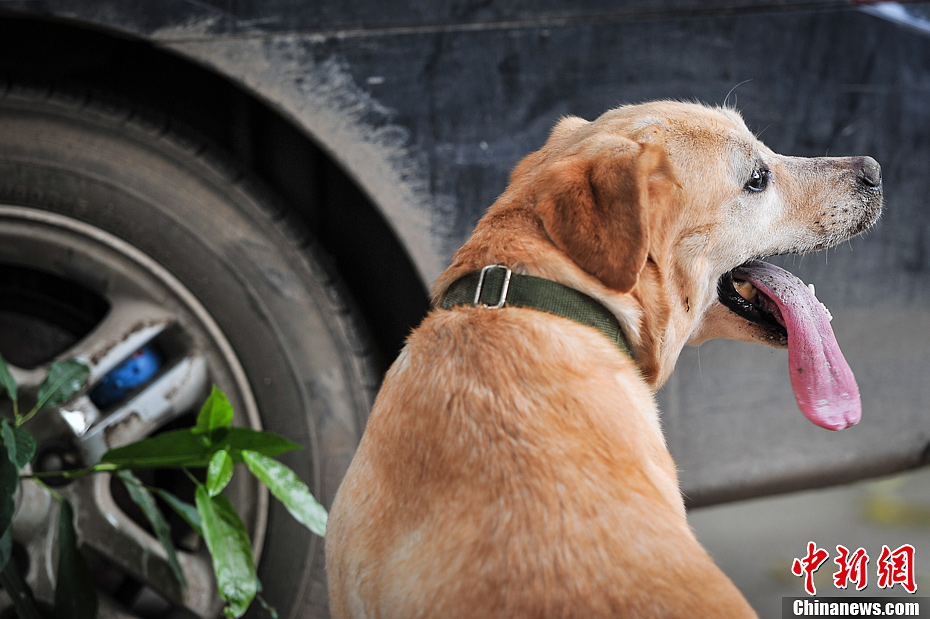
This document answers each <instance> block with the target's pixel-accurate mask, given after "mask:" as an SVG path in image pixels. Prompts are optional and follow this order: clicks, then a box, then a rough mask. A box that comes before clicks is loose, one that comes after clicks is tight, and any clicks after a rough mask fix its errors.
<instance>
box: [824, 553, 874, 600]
mask: <svg viewBox="0 0 930 619" xmlns="http://www.w3.org/2000/svg"><path fill="white" fill-rule="evenodd" d="M836 551H837V552H838V553H840V556H838V557H837V558H835V559H833V562H834V563H836V564H837V565H838V566H840V569H839V570H837V572H836V573H835V574H833V584H835V585H836V587H837V588H838V589H845V588H846V585H847V584H848V583H849V581H850V580H852V581H853V582H854V583H856V591H862V590H863V589H865V588H866V586H867V585H868V584H869V574H868V572H867V571H866V569H867V566H868V563H869V555H868V553H866V551H865V549H864V548H859V549H858V550H856V552H854V553H853V554H852V556H850V555H849V550H847V549H846V547H845V546H840V545H837V547H836Z"/></svg>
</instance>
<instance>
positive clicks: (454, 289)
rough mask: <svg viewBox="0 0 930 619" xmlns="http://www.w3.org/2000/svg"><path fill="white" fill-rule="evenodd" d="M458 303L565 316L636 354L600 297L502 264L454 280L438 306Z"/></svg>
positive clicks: (450, 306) (442, 306)
mask: <svg viewBox="0 0 930 619" xmlns="http://www.w3.org/2000/svg"><path fill="white" fill-rule="evenodd" d="M456 305H474V306H476V307H486V308H491V309H500V308H502V307H505V306H513V307H526V308H529V309H535V310H540V311H543V312H548V313H550V314H555V315H557V316H562V317H563V318H568V319H570V320H574V321H575V322H578V323H581V324H583V325H587V326H589V327H594V328H595V329H597V330H598V331H600V332H601V333H603V334H604V335H605V336H607V338H608V339H610V341H611V342H613V343H614V344H616V345H617V346H618V347H619V348H620V350H622V351H623V352H624V353H625V354H626V355H627V356H629V357H632V356H633V353H632V352H631V350H630V345H629V343H628V342H627V340H626V337H624V335H623V330H622V329H621V328H620V322H619V321H618V320H617V317H616V316H614V315H613V313H611V311H610V310H608V309H607V308H606V307H604V306H603V305H602V304H601V303H600V301H598V300H596V299H594V298H593V297H590V296H588V295H586V294H585V293H583V292H580V291H578V290H575V289H574V288H569V287H568V286H564V285H562V284H559V283H558V282H554V281H552V280H549V279H543V278H541V277H535V276H533V275H521V274H519V273H514V272H513V271H511V270H510V269H508V268H507V267H505V266H503V265H500V264H492V265H488V266H486V267H484V268H483V269H481V271H474V272H472V273H469V274H468V275H465V276H464V277H462V278H461V279H458V280H456V281H455V282H453V283H452V285H451V286H449V288H448V290H446V293H445V294H444V295H443V297H442V299H441V300H440V302H439V307H441V308H442V309H452V308H453V307H455V306H456Z"/></svg>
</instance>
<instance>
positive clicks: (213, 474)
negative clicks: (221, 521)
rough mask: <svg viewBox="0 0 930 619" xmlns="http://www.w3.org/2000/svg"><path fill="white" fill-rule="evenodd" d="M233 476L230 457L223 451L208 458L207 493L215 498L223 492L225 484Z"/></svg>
mask: <svg viewBox="0 0 930 619" xmlns="http://www.w3.org/2000/svg"><path fill="white" fill-rule="evenodd" d="M232 476H233V461H232V456H230V455H229V452H228V451H226V450H225V449H222V450H220V451H218V452H216V453H215V454H213V457H212V458H210V463H209V464H208V465H207V492H209V493H210V496H216V495H218V494H219V493H220V492H222V491H223V488H225V487H226V484H228V483H229V480H230V479H232Z"/></svg>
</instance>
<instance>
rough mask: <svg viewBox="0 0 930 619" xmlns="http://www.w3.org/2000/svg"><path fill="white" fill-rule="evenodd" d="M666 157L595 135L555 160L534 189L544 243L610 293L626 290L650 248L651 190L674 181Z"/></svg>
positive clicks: (657, 148)
mask: <svg viewBox="0 0 930 619" xmlns="http://www.w3.org/2000/svg"><path fill="white" fill-rule="evenodd" d="M671 177H672V173H671V165H670V164H669V162H668V158H667V157H666V155H665V151H664V149H663V148H661V147H660V146H656V145H650V144H646V145H641V144H637V143H636V142H633V141H632V140H628V139H626V138H622V137H619V136H607V137H604V136H598V137H596V138H592V140H591V141H590V143H588V144H585V145H583V148H582V149H581V150H580V151H579V152H578V153H577V154H574V155H571V156H569V157H566V158H564V159H561V160H558V161H554V162H552V163H551V164H549V165H548V166H547V167H546V169H545V170H543V171H542V172H541V173H540V176H539V178H538V180H537V183H536V209H537V212H538V213H539V216H540V218H541V219H542V222H543V226H544V227H545V229H546V233H547V234H548V235H549V238H551V239H552V241H553V242H554V243H555V245H556V246H557V247H558V248H559V249H561V250H562V251H563V252H565V253H566V254H567V255H568V256H569V257H570V258H571V259H572V260H573V261H574V262H575V264H577V265H578V266H580V267H581V268H582V269H584V270H585V271H587V272H588V273H590V274H591V275H594V276H595V277H597V278H598V279H599V280H600V281H601V282H603V283H604V284H605V285H607V286H608V287H610V288H612V289H614V290H617V291H619V292H629V291H630V290H631V289H632V288H633V287H634V286H635V285H636V282H637V281H638V280H639V274H640V272H641V271H642V269H643V266H644V265H645V264H646V257H647V255H648V247H649V226H648V219H649V217H648V215H649V213H648V210H649V208H650V200H652V199H654V198H655V199H658V198H659V196H658V195H657V194H659V193H662V192H661V191H658V188H657V187H654V185H656V184H657V183H661V182H664V181H665V179H668V178H671Z"/></svg>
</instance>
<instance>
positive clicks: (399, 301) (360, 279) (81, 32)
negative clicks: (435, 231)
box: [0, 18, 428, 371]
mask: <svg viewBox="0 0 930 619" xmlns="http://www.w3.org/2000/svg"><path fill="white" fill-rule="evenodd" d="M0 75H5V76H6V77H8V78H10V79H11V80H14V81H19V82H22V81H26V82H28V83H36V82H37V83H39V84H40V85H41V84H44V83H52V84H64V85H68V86H73V87H76V88H80V89H85V90H86V89H89V90H92V91H99V92H101V93H105V94H106V95H108V96H116V97H122V98H126V99H127V100H130V101H132V102H133V103H135V104H139V105H142V106H144V107H149V108H152V109H153V110H157V111H159V112H164V113H166V114H168V115H169V116H170V117H171V118H172V119H174V120H176V121H179V122H181V123H183V124H184V125H187V126H188V127H190V128H191V129H192V130H193V131H195V132H196V133H198V134H200V135H202V136H204V137H205V138H206V139H208V140H209V141H210V142H212V143H213V144H214V145H216V146H217V147H218V148H220V149H221V150H223V151H225V152H227V153H229V154H230V155H232V156H233V157H234V158H235V159H236V160H237V161H238V162H239V163H240V164H241V165H243V166H244V167H245V168H246V169H247V170H249V171H250V172H251V173H252V174H253V175H255V176H256V177H257V178H258V179H260V180H261V181H262V182H263V183H264V184H265V185H267V186H268V187H270V188H271V189H272V190H273V191H274V192H275V193H276V194H277V195H278V196H279V197H280V198H282V199H283V200H284V202H285V204H286V205H287V206H288V208H290V209H292V210H293V211H294V212H295V213H296V214H297V216H298V218H299V219H300V220H301V221H302V222H303V224H304V225H305V226H306V227H307V228H308V229H309V231H310V232H311V233H312V234H313V236H314V237H315V239H316V240H317V242H318V243H319V244H320V246H322V248H323V249H324V250H325V251H326V253H327V254H328V255H329V257H330V258H331V261H332V266H333V267H334V268H335V270H336V272H337V273H338V274H339V276H340V277H341V279H342V280H343V282H344V283H345V284H346V285H347V287H348V288H349V292H350V295H351V297H352V300H353V301H354V302H355V305H356V306H357V308H358V309H359V310H360V312H361V314H362V316H361V318H362V320H363V321H364V322H365V325H366V327H367V330H368V332H369V335H370V336H371V338H372V340H373V342H374V345H375V348H376V355H375V357H376V358H377V360H378V363H379V365H380V367H379V368H378V369H379V370H381V371H383V370H385V369H386V367H387V365H388V364H389V363H390V362H391V361H392V360H393V358H394V357H395V356H396V354H397V352H398V351H399V350H400V348H401V347H402V346H403V341H404V339H405V338H406V336H407V334H408V333H409V331H410V329H411V327H413V326H415V325H416V323H417V322H419V320H420V319H421V318H422V316H423V315H424V314H425V312H426V310H427V308H428V297H427V293H426V290H425V289H424V287H423V283H422V282H421V281H420V279H419V277H418V276H417V275H416V270H415V268H414V266H413V264H412V262H411V261H410V258H409V256H408V255H407V253H406V251H405V249H404V248H403V246H402V245H401V243H400V241H399V240H398V238H397V237H396V235H395V234H394V233H393V231H392V230H391V229H390V227H389V226H388V224H387V222H386V221H385V220H384V218H383V217H382V216H381V214H380V213H379V212H378V210H377V208H376V207H375V206H374V204H372V202H371V201H370V200H369V199H368V198H367V197H366V196H365V195H364V193H363V191H362V190H361V189H360V188H359V187H358V185H357V184H356V183H355V182H353V180H352V179H351V178H349V177H348V176H347V174H346V173H345V172H344V171H343V170H342V169H341V168H340V167H339V166H338V165H336V164H335V163H334V162H333V161H332V160H331V159H330V158H329V157H328V156H327V155H326V154H325V153H324V152H323V151H322V150H321V149H320V148H319V147H318V146H317V145H316V144H314V142H313V140H312V139H311V138H310V137H308V136H307V135H306V134H304V133H302V132H301V131H300V130H299V129H298V128H296V127H295V126H294V125H292V124H291V123H290V122H288V121H287V120H286V119H284V118H283V117H282V116H281V115H280V114H278V113H277V112H275V111H274V110H273V109H271V108H270V107H269V106H268V105H266V104H265V103H263V102H262V101H260V100H259V99H257V98H256V97H254V96H252V95H251V94H250V93H248V92H246V91H244V90H242V89H241V88H239V87H238V86H236V85H235V84H233V83H232V82H230V81H229V80H227V79H225V78H223V77H222V76H220V75H217V74H216V73H213V72H210V71H208V70H207V69H204V68H202V67H200V66H198V65H196V64H194V63H192V62H189V61H187V60H185V59H183V58H181V57H179V56H176V55H174V54H172V53H169V52H166V51H164V50H161V49H158V48H157V47H156V46H154V45H152V44H150V43H148V42H145V41H140V40H134V39H129V38H125V37H121V36H116V35H113V34H111V33H108V32H102V31H98V30H94V29H90V28H84V27H79V26H75V25H73V24H66V23H61V22H57V21H48V20H44V19H31V18H29V19H27V18H4V19H0Z"/></svg>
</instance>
